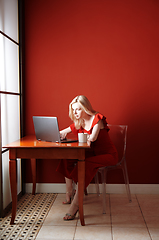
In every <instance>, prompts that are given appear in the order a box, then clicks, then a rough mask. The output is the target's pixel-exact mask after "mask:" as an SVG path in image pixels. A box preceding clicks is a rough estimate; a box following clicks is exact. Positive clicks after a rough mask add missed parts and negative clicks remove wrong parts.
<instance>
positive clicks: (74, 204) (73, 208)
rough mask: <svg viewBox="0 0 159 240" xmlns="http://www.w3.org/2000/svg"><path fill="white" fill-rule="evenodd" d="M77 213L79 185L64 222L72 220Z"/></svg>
mask: <svg viewBox="0 0 159 240" xmlns="http://www.w3.org/2000/svg"><path fill="white" fill-rule="evenodd" d="M77 211H78V185H77V188H76V193H75V195H74V198H73V201H72V203H71V205H70V207H69V209H68V211H67V214H66V215H65V217H64V220H67V219H68V220H69V219H70V218H72V217H73V216H74V215H75V214H76V212H77ZM72 219H73V218H72Z"/></svg>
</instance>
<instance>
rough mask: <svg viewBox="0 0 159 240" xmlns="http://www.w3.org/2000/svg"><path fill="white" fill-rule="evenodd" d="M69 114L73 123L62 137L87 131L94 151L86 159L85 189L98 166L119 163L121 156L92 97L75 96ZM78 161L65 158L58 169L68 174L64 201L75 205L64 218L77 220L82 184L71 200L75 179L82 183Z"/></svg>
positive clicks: (88, 153) (61, 132) (61, 133)
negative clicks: (92, 104) (91, 101)
mask: <svg viewBox="0 0 159 240" xmlns="http://www.w3.org/2000/svg"><path fill="white" fill-rule="evenodd" d="M69 117H70V118H71V119H72V120H73V122H74V123H73V124H72V125H70V126H69V127H68V128H65V129H64V130H62V131H60V135H61V138H62V139H64V138H65V137H66V135H67V134H68V133H70V132H73V133H74V134H75V135H76V136H78V133H81V132H84V133H87V134H88V136H89V137H88V143H89V144H91V148H90V150H88V151H86V159H85V189H86V188H87V186H88V185H89V183H90V182H91V180H92V179H93V177H94V176H95V174H96V172H97V171H98V168H100V167H104V166H109V165H115V164H116V163H117V161H118V155H117V151H116V148H115V146H114V145H113V143H112V141H111V140H110V138H109V134H108V131H109V128H108V126H107V122H106V118H105V117H104V116H103V115H102V114H100V113H98V112H96V111H95V110H93V108H92V106H91V104H90V102H89V100H88V99H87V98H86V97H85V96H83V95H79V96H77V97H75V98H74V99H73V100H72V102H71V103H70V105H69ZM75 163H76V160H64V159H63V160H61V161H60V163H59V166H58V168H57V171H59V172H61V173H62V174H63V175H64V176H65V181H66V201H65V202H63V204H71V205H70V207H69V210H68V213H67V214H66V215H65V217H64V220H73V219H74V218H75V215H76V213H77V211H78V185H77V189H76V193H75V196H74V199H73V201H72V203H71V196H72V181H74V182H75V183H77V182H78V177H77V176H78V175H77V165H75Z"/></svg>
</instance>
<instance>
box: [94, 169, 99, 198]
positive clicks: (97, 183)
mask: <svg viewBox="0 0 159 240" xmlns="http://www.w3.org/2000/svg"><path fill="white" fill-rule="evenodd" d="M95 186H96V192H97V195H98V196H99V195H100V194H99V178H98V172H97V173H96V175H95Z"/></svg>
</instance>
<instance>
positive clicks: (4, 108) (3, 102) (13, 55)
mask: <svg viewBox="0 0 159 240" xmlns="http://www.w3.org/2000/svg"><path fill="white" fill-rule="evenodd" d="M18 38H19V33H18V0H0V123H1V126H0V127H1V129H0V133H1V134H0V139H1V158H0V160H1V162H0V164H1V168H0V169H1V173H0V174H1V193H2V194H1V195H2V196H1V212H2V211H3V210H4V209H5V208H6V207H7V206H8V204H9V203H10V202H11V193H10V182H9V153H8V151H7V149H2V146H4V145H6V144H8V143H11V142H13V141H15V140H17V139H19V138H20V87H19V82H20V81H19V40H18ZM17 169H18V172H17V180H18V193H19V192H20V191H21V160H20V159H18V160H17ZM2 203H3V204H2Z"/></svg>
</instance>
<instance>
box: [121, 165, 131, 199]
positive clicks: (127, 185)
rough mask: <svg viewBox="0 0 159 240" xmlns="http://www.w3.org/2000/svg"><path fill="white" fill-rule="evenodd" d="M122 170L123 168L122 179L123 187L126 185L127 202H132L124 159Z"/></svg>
mask: <svg viewBox="0 0 159 240" xmlns="http://www.w3.org/2000/svg"><path fill="white" fill-rule="evenodd" d="M122 170H123V175H124V180H125V187H126V191H127V195H128V199H129V202H132V199H131V193H130V186H129V178H128V172H127V166H126V161H124V162H123V166H122Z"/></svg>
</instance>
